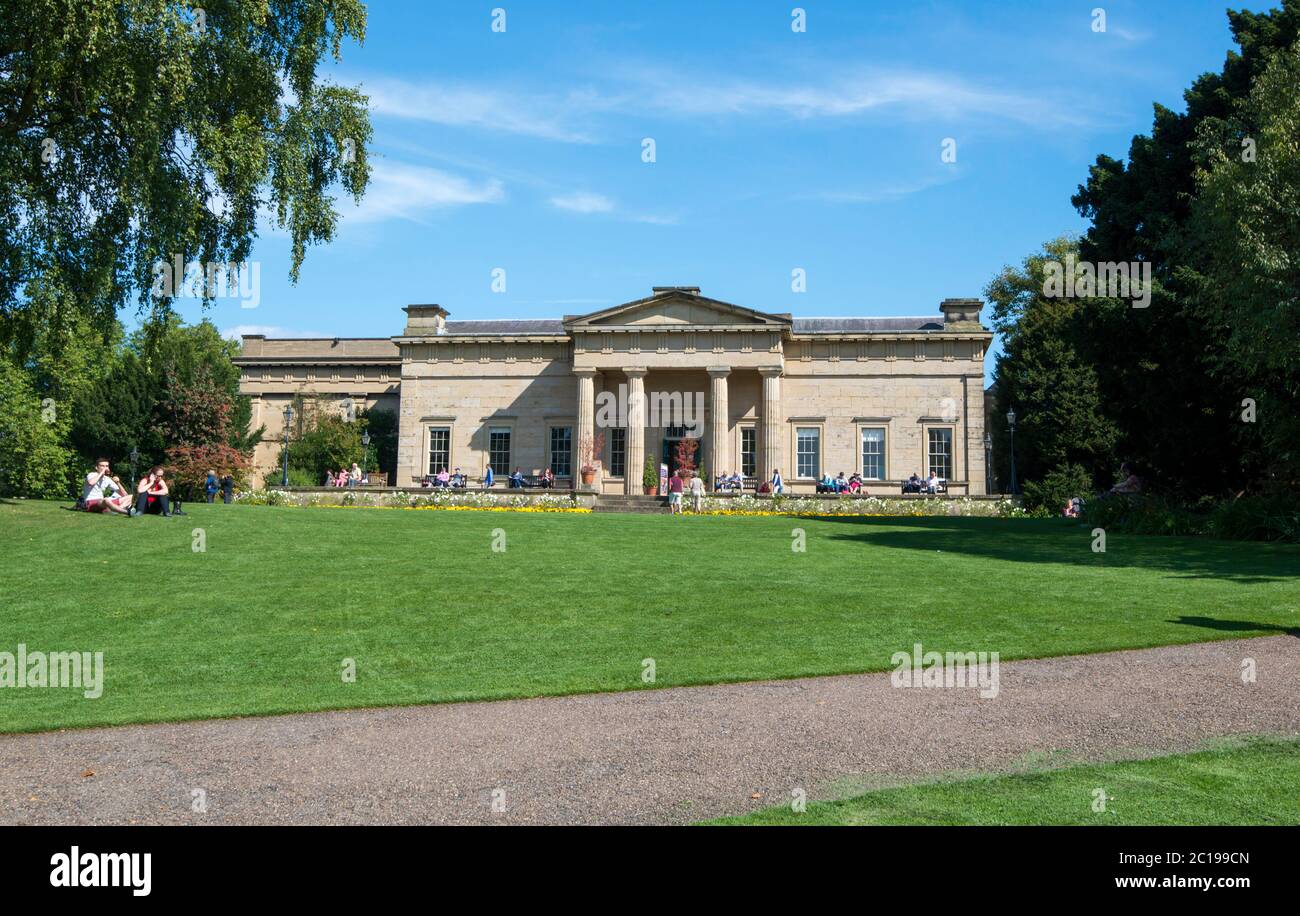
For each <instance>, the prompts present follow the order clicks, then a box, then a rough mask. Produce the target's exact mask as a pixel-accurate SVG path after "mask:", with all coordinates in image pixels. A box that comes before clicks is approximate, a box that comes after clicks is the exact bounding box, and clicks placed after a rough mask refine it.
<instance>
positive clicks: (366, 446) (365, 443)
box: [361, 429, 370, 480]
mask: <svg viewBox="0 0 1300 916" xmlns="http://www.w3.org/2000/svg"><path fill="white" fill-rule="evenodd" d="M369 457H370V430H368V429H366V430H362V432H361V479H362V480H365V479H366V459H367V458H369Z"/></svg>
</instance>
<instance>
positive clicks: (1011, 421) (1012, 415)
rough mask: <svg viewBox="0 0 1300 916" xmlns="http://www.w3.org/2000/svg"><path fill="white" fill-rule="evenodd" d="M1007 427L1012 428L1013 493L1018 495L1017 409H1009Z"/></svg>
mask: <svg viewBox="0 0 1300 916" xmlns="http://www.w3.org/2000/svg"><path fill="white" fill-rule="evenodd" d="M1007 429H1009V430H1011V495H1012V496H1015V495H1016V409H1015V408H1014V407H1012V408H1011V409H1010V410H1008V411H1007Z"/></svg>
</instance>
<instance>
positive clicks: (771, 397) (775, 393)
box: [758, 366, 793, 482]
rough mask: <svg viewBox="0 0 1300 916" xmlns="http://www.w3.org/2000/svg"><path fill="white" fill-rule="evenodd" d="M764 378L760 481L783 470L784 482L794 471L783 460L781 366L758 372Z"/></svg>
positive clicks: (770, 477) (790, 477)
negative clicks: (776, 470)
mask: <svg viewBox="0 0 1300 916" xmlns="http://www.w3.org/2000/svg"><path fill="white" fill-rule="evenodd" d="M758 372H759V374H760V375H762V376H763V455H762V461H763V463H762V464H761V465H759V468H758V479H759V481H760V482H761V481H764V480H771V479H772V471H773V470H774V469H776V468H780V469H781V477H782V479H783V480H787V481H788V480H790V479H792V477H793V469H792V468H788V467H786V466H785V464H784V463H783V462H782V460H781V372H782V369H781V367H780V366H770V367H764V368H762V369H759V370H758Z"/></svg>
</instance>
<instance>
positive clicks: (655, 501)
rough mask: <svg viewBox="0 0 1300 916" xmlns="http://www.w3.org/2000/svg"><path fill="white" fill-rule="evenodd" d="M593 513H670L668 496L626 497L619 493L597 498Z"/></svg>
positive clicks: (606, 494) (602, 495)
mask: <svg viewBox="0 0 1300 916" xmlns="http://www.w3.org/2000/svg"><path fill="white" fill-rule="evenodd" d="M591 511H592V512H639V513H643V514H646V513H655V514H657V513H663V512H667V511H668V497H666V496H626V495H623V494H617V493H602V494H601V495H600V496H597V497H596V505H595V506H593V507H592V509H591Z"/></svg>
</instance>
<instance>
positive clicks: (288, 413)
mask: <svg viewBox="0 0 1300 916" xmlns="http://www.w3.org/2000/svg"><path fill="white" fill-rule="evenodd" d="M292 423H293V407H291V406H289V405H288V404H286V405H285V407H284V477H283V478H281V480H280V486H282V487H287V486H289V427H290V425H291V424H292Z"/></svg>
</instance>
